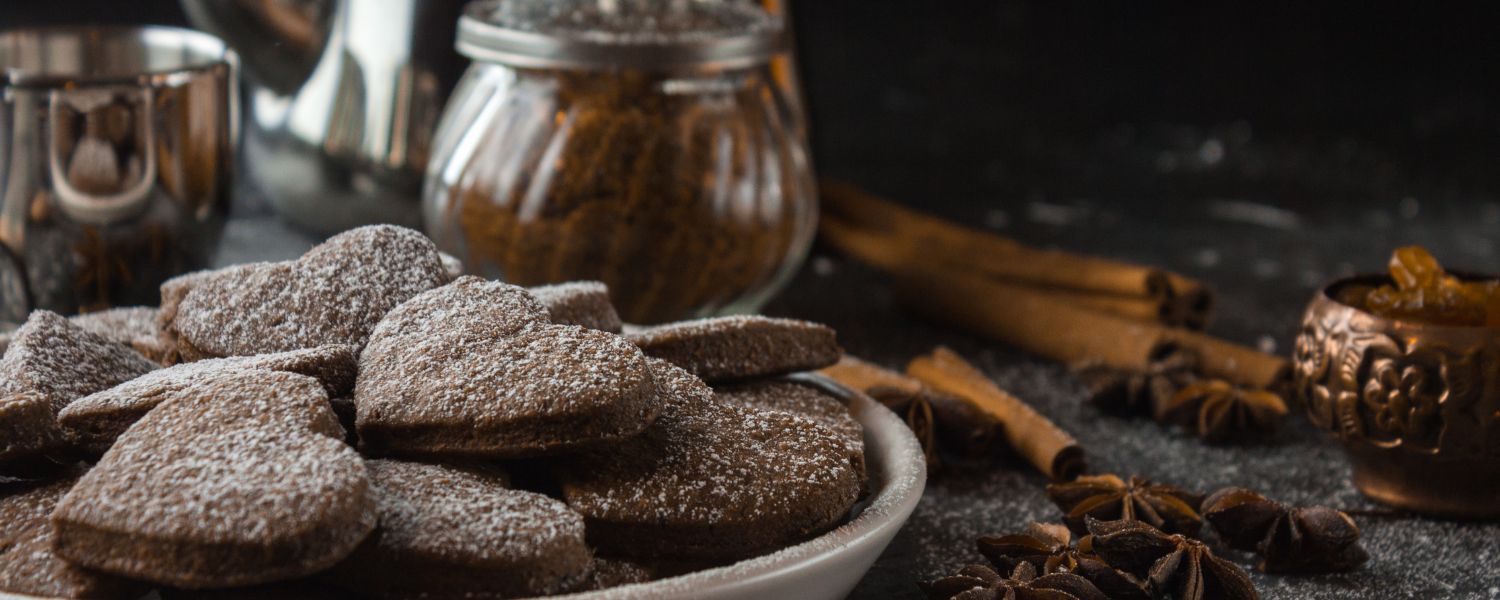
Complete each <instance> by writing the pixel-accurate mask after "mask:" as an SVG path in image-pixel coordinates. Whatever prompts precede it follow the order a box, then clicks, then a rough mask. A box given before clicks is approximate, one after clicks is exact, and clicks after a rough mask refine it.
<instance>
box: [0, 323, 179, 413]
mask: <svg viewBox="0 0 1500 600" xmlns="http://www.w3.org/2000/svg"><path fill="white" fill-rule="evenodd" d="M156 368H157V366H156V365H155V364H152V363H151V361H149V360H146V358H145V357H143V356H141V355H140V354H138V353H136V352H135V351H134V350H131V349H130V348H127V347H125V346H123V345H121V344H119V343H116V342H113V341H110V340H108V339H105V338H104V337H102V336H100V335H98V334H95V333H90V332H88V331H85V330H84V329H82V328H80V327H78V326H76V325H74V324H72V323H69V322H68V320H67V319H64V318H62V317H61V316H58V315H57V313H53V312H49V311H36V312H34V313H32V314H31V318H29V319H27V321H26V324H25V325H24V326H22V327H21V329H19V330H18V331H16V336H15V339H14V340H13V341H12V342H11V346H10V348H9V349H8V350H7V351H6V353H5V358H4V360H3V361H0V392H3V393H19V392H21V391H31V392H34V393H36V394H38V395H40V396H42V397H44V398H47V399H48V400H49V401H51V402H52V403H53V406H54V407H56V408H57V409H61V408H62V407H63V406H66V405H67V404H68V403H69V402H72V401H73V400H76V399H78V398H80V397H83V396H86V395H88V394H92V393H94V392H97V391H99V390H102V389H108V388H110V387H113V386H114V385H116V384H118V383H120V382H122V381H127V380H130V379H133V378H135V377H138V376H140V375H142V374H144V373H146V372H149V371H152V370H154V369H156Z"/></svg>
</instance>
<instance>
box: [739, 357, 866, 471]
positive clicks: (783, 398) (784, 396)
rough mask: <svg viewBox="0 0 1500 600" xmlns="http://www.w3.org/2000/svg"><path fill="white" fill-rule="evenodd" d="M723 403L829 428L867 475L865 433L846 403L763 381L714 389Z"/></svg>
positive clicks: (810, 389)
mask: <svg viewBox="0 0 1500 600" xmlns="http://www.w3.org/2000/svg"><path fill="white" fill-rule="evenodd" d="M714 396H716V397H718V398H719V399H720V400H723V401H725V402H729V403H731V404H736V405H739V406H747V407H751V408H759V409H762V410H771V411H779V412H784V413H788V414H793V415H798V416H802V417H806V418H807V419H810V420H812V421H813V422H815V423H817V424H819V425H822V426H824V427H827V428H828V429H830V430H832V431H833V432H834V433H837V434H838V435H839V438H840V439H842V440H843V441H844V445H845V447H847V448H848V452H849V460H850V461H851V462H852V463H853V464H854V466H855V468H856V469H857V470H858V471H859V472H860V473H861V474H863V473H864V471H865V469H864V464H865V429H864V426H862V425H860V424H859V421H856V420H854V415H851V414H849V407H848V406H847V405H845V404H844V400H842V399H840V398H839V397H837V396H834V395H833V394H831V393H829V392H828V391H826V390H823V389H819V388H818V387H816V386H814V385H810V384H807V383H801V382H796V381H786V380H777V379H770V380H760V381H748V382H743V383H732V384H725V385H721V386H717V387H715V388H714Z"/></svg>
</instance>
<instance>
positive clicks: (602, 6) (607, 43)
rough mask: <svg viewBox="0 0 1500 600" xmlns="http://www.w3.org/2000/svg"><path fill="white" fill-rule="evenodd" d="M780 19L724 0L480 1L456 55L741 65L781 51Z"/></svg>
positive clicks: (641, 65) (517, 60) (467, 12)
mask: <svg viewBox="0 0 1500 600" xmlns="http://www.w3.org/2000/svg"><path fill="white" fill-rule="evenodd" d="M781 34H782V20H781V18H780V17H779V16H776V15H772V14H770V13H768V12H766V11H765V10H763V9H761V8H760V7H759V6H757V5H755V4H753V3H749V2H730V1H725V0H482V1H479V2H473V3H470V4H469V5H468V6H467V7H466V8H465V9H464V14H463V17H461V18H460V19H459V20H458V43H457V48H458V51H459V53H461V54H463V55H465V56H468V57H469V58H472V59H474V60H480V61H486V62H497V63H504V64H508V65H514V66H518V67H530V68H553V67H564V68H637V69H648V70H649V69H672V68H683V67H717V68H741V67H748V66H753V65H756V64H761V63H765V62H767V61H769V60H770V59H771V57H772V56H773V55H774V54H776V52H778V51H779V50H780V49H781V43H782V35H781Z"/></svg>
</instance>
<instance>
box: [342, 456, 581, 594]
mask: <svg viewBox="0 0 1500 600" xmlns="http://www.w3.org/2000/svg"><path fill="white" fill-rule="evenodd" d="M367 465H368V466H369V469H370V481H371V487H372V493H373V494H374V495H375V503H376V506H377V510H378V512H379V515H380V518H379V522H380V526H379V528H378V529H376V532H375V533H374V534H373V535H371V536H370V538H369V539H368V540H366V541H365V543H364V544H361V545H360V547H359V548H358V549H357V550H355V551H354V553H353V554H351V555H350V556H349V558H348V559H346V560H345V561H344V562H342V563H340V564H339V565H338V566H337V567H335V568H334V569H333V571H332V572H331V574H330V575H331V579H332V580H333V581H335V582H337V583H339V584H340V585H344V586H347V587H349V588H351V589H353V590H355V591H359V592H361V593H364V594H368V595H372V596H377V597H385V598H411V597H423V598H508V597H516V596H534V595H540V594H549V593H556V592H559V591H563V590H565V589H568V588H569V587H571V586H574V585H576V584H577V582H579V581H581V580H582V579H583V578H584V577H585V576H586V575H587V574H588V572H589V569H590V558H591V557H590V552H589V549H588V546H587V545H585V543H584V529H583V517H582V516H580V515H579V514H578V513H576V512H573V511H572V510H570V509H569V508H568V507H567V506H566V505H564V504H563V503H561V502H559V501H557V500H553V499H551V498H548V497H546V496H543V495H541V494H535V493H532V492H526V491H520V490H512V489H508V488H507V487H506V485H505V482H504V479H503V478H502V477H499V476H493V475H489V474H486V473H482V472H479V471H470V470H463V469H457V468H453V467H448V466H441V465H430V464H420V463H411V462H399V461H390V460H374V461H370V462H368V463H367Z"/></svg>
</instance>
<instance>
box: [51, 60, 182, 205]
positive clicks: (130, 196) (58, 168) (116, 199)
mask: <svg viewBox="0 0 1500 600" xmlns="http://www.w3.org/2000/svg"><path fill="white" fill-rule="evenodd" d="M130 91H131V92H134V93H136V94H140V101H139V102H138V103H136V106H137V107H140V109H141V110H142V111H143V112H144V116H145V122H146V127H144V128H142V127H138V126H137V128H136V129H137V131H140V130H142V129H144V133H143V135H142V137H143V138H144V142H143V144H142V146H143V148H144V151H143V152H141V154H142V155H144V156H143V157H142V162H143V164H142V166H141V176H140V180H139V181H137V182H135V185H132V186H131V187H129V188H128V189H125V190H122V191H120V192H116V193H114V194H109V195H105V196H100V195H95V194H90V193H87V192H83V191H80V190H78V189H77V188H75V187H73V182H72V181H71V180H70V179H68V173H67V170H66V169H65V168H64V167H63V161H62V157H60V156H58V148H59V147H60V146H61V145H62V144H59V143H58V141H59V140H58V135H59V132H60V129H59V128H58V123H59V122H60V118H61V116H62V111H61V106H62V104H63V103H64V100H63V96H64V95H65V94H67V93H68V92H67V91H65V90H53V91H52V92H51V93H50V94H49V97H48V106H47V117H48V123H49V127H50V129H51V130H52V135H51V136H49V139H48V143H47V167H48V171H49V173H50V175H51V178H52V190H53V193H54V195H55V196H56V198H57V204H58V206H60V207H61V208H62V210H63V212H64V213H66V214H67V215H68V216H70V217H72V218H74V219H77V220H79V221H84V222H88V223H93V224H100V225H103V224H108V223H112V222H116V221H119V220H120V219H121V218H123V217H125V216H128V215H129V214H130V213H132V212H134V211H138V210H141V209H144V208H145V207H146V205H147V204H149V202H148V201H149V199H150V195H151V190H152V186H153V183H154V182H155V181H156V131H155V128H154V127H152V126H151V122H152V120H153V117H154V116H155V107H153V106H152V100H153V99H154V97H155V94H154V92H153V91H152V89H151V88H149V87H146V88H141V89H136V90H130ZM137 123H139V120H138V121H137ZM75 149H76V145H75Z"/></svg>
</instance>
